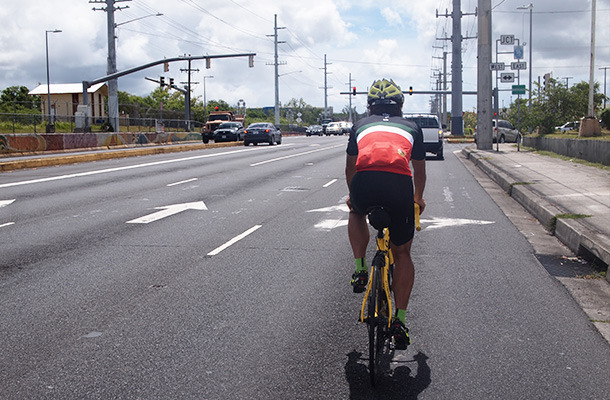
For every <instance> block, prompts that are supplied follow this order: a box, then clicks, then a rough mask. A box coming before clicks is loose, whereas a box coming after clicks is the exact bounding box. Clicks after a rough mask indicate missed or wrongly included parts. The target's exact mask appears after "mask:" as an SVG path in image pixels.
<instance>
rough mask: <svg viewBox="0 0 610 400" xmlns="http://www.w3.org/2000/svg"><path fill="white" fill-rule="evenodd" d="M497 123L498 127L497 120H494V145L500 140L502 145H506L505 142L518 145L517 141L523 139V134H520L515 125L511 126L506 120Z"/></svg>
mask: <svg viewBox="0 0 610 400" xmlns="http://www.w3.org/2000/svg"><path fill="white" fill-rule="evenodd" d="M497 122H498V126H497V127H496V120H495V119H494V120H492V123H493V129H494V133H493V141H494V143H495V142H497V141H498V140H500V143H504V142H512V143H517V139H518V138H520V137H521V134H520V133H519V131H518V130H517V129H515V127H514V126H513V124H511V123H510V122H508V121H506V120H504V119H500V120H498V121H497ZM498 138H499V139H498Z"/></svg>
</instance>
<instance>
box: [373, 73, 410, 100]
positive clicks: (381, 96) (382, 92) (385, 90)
mask: <svg viewBox="0 0 610 400" xmlns="http://www.w3.org/2000/svg"><path fill="white" fill-rule="evenodd" d="M404 100H405V96H404V95H403V94H402V90H400V86H398V85H397V84H395V83H394V81H393V80H391V79H390V80H387V79H385V78H384V79H380V80H377V81H375V82H373V84H372V85H371V88H370V89H369V94H368V97H367V102H368V105H369V106H374V105H382V104H399V105H402V103H403V102H404Z"/></svg>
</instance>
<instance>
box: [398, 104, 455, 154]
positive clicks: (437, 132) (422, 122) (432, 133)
mask: <svg viewBox="0 0 610 400" xmlns="http://www.w3.org/2000/svg"><path fill="white" fill-rule="evenodd" d="M403 117H404V118H405V119H406V120H408V121H411V122H415V123H416V124H417V126H419V127H420V128H421V130H422V133H423V134H424V147H425V148H426V152H428V153H434V154H436V159H437V160H444V159H445V158H444V157H443V127H442V126H441V123H440V122H439V120H438V117H437V116H436V115H435V114H404V115H403Z"/></svg>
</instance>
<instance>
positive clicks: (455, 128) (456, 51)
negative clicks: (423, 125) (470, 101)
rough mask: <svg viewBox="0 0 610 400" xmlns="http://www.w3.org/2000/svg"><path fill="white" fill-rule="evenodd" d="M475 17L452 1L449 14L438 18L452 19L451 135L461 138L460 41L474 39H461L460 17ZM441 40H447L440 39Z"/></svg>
mask: <svg viewBox="0 0 610 400" xmlns="http://www.w3.org/2000/svg"><path fill="white" fill-rule="evenodd" d="M464 15H476V13H474V14H465V13H462V10H461V0H453V10H452V12H451V14H447V13H445V14H444V15H439V14H438V10H437V11H436V16H437V18H438V17H439V16H444V17H451V18H452V19H453V31H452V32H451V134H452V135H454V136H463V135H464V127H463V117H462V94H463V93H462V40H464V39H474V37H462V16H464ZM442 40H447V39H446V38H445V39H442Z"/></svg>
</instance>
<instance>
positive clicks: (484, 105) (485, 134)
mask: <svg viewBox="0 0 610 400" xmlns="http://www.w3.org/2000/svg"><path fill="white" fill-rule="evenodd" d="M478 1H479V3H478V16H477V17H478V26H479V28H478V29H479V32H478V45H477V54H478V63H477V87H478V93H477V148H478V149H481V150H491V149H492V147H493V146H492V132H491V131H492V122H491V120H492V118H493V111H492V108H493V107H492V102H491V97H492V89H491V87H492V84H491V82H492V76H491V68H490V65H491V51H492V50H491V49H492V38H491V0H478Z"/></svg>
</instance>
